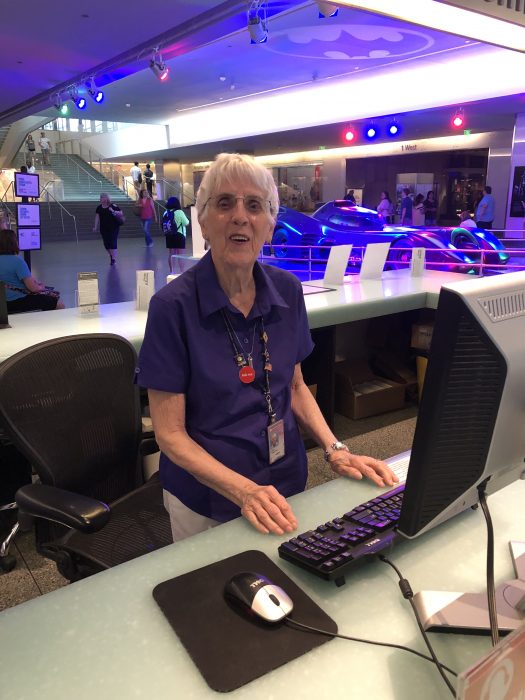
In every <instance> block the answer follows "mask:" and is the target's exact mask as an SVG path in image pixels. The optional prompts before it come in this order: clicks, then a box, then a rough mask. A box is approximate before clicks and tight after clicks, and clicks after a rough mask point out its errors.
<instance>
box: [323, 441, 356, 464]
mask: <svg viewBox="0 0 525 700" xmlns="http://www.w3.org/2000/svg"><path fill="white" fill-rule="evenodd" d="M340 450H342V451H343V452H350V450H349V449H348V447H347V446H346V445H345V444H344V442H340V441H339V440H336V442H333V443H332V444H331V445H329V446H328V447H327V448H326V450H325V451H324V458H325V461H326V462H329V461H330V455H331V454H332V452H339V451H340Z"/></svg>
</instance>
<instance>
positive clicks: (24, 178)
mask: <svg viewBox="0 0 525 700" xmlns="http://www.w3.org/2000/svg"><path fill="white" fill-rule="evenodd" d="M39 196H40V180H39V176H38V174H37V173H33V174H32V173H15V197H37V198H38V197H39Z"/></svg>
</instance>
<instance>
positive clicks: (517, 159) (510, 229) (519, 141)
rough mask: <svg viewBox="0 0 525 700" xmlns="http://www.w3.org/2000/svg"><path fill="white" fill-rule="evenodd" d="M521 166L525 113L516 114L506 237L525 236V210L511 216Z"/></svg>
mask: <svg viewBox="0 0 525 700" xmlns="http://www.w3.org/2000/svg"><path fill="white" fill-rule="evenodd" d="M520 166H525V114H517V115H516V121H515V123H514V134H513V136H512V151H511V156H510V165H509V174H508V188H507V200H506V201H507V208H506V220H505V228H506V229H507V232H506V233H505V237H506V238H525V235H524V231H523V227H524V225H525V211H523V212H522V216H519V217H516V216H510V213H511V201H512V194H513V187H514V169H515V168H519V167H520ZM487 182H488V180H487ZM488 184H490V183H488Z"/></svg>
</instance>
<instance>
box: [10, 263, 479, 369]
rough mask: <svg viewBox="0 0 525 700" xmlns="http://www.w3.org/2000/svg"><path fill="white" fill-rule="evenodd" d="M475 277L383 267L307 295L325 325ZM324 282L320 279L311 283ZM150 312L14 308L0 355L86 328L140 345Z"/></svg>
mask: <svg viewBox="0 0 525 700" xmlns="http://www.w3.org/2000/svg"><path fill="white" fill-rule="evenodd" d="M465 278H467V279H470V278H468V277H467V276H466V275H458V274H455V273H452V272H448V273H447V272H435V271H426V272H425V274H424V275H423V276H422V277H411V276H410V274H409V272H408V271H407V270H395V271H390V272H385V273H383V277H382V278H381V279H380V280H360V279H359V277H357V276H352V277H349V278H346V282H345V284H344V285H341V286H338V287H334V286H331V287H329V289H332V290H333V291H327V292H321V293H319V294H307V295H305V302H306V309H307V312H308V320H309V323H310V328H312V329H313V328H322V327H325V326H332V325H336V324H340V323H346V322H348V321H356V320H360V319H364V318H372V317H374V316H382V315H384V314H390V313H397V312H400V311H410V310H412V309H419V308H424V307H429V308H436V306H437V300H438V296H439V290H440V289H441V285H442V284H444V283H446V282H457V281H459V280H461V279H465ZM310 284H312V285H314V286H320V283H318V282H312V283H310ZM146 318H147V312H145V311H137V310H136V309H135V304H134V302H132V301H126V302H122V303H120V304H101V305H100V309H99V312H98V313H97V314H95V315H93V316H81V315H80V312H79V309H77V308H73V309H63V310H59V311H43V312H40V313H30V314H14V315H12V316H10V317H9V323H10V325H11V328H6V329H4V330H0V361H2V360H5V359H7V358H8V357H11V355H14V354H15V353H16V352H19V351H20V350H23V349H25V348H27V347H30V346H31V345H36V344H37V343H41V342H43V341H45V340H51V339H53V338H60V337H62V336H67V335H75V334H82V333H116V334H118V335H122V336H123V337H124V338H127V340H129V341H130V342H131V343H132V344H133V345H134V347H135V349H136V350H139V349H140V346H141V344H142V339H143V337H144V328H145V326H146Z"/></svg>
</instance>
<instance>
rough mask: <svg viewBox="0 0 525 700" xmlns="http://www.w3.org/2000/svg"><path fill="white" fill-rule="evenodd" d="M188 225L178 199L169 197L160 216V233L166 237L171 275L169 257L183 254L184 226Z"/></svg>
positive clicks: (171, 269) (184, 241)
mask: <svg viewBox="0 0 525 700" xmlns="http://www.w3.org/2000/svg"><path fill="white" fill-rule="evenodd" d="M189 223H190V222H189V221H188V217H187V216H186V214H185V213H184V212H183V211H182V208H181V206H180V201H179V199H178V197H170V198H169V199H168V201H167V202H166V211H165V212H164V214H163V215H162V231H163V233H164V235H165V236H166V248H167V249H168V265H169V268H170V272H172V273H173V272H175V270H174V269H173V263H172V259H171V256H172V255H182V254H183V252H184V250H185V248H186V226H187V225H188V224H189ZM179 271H180V272H182V271H183V270H182V262H181V260H179Z"/></svg>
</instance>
